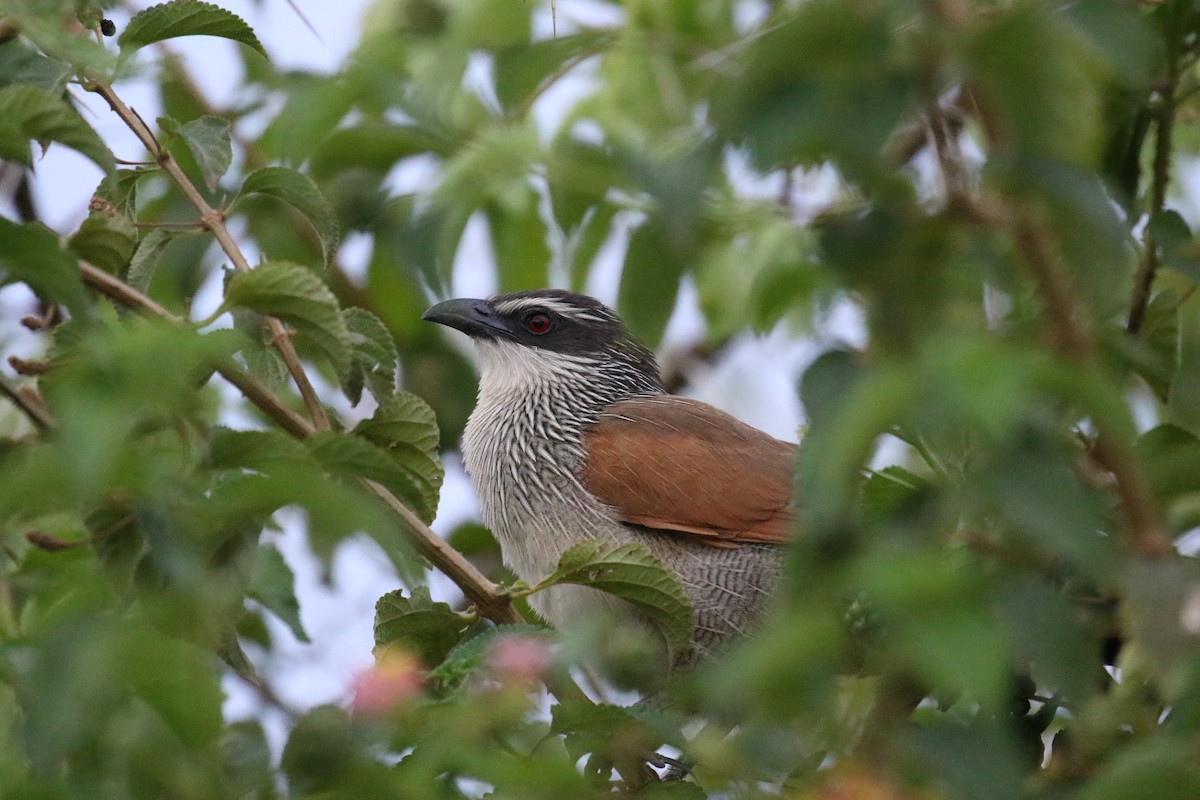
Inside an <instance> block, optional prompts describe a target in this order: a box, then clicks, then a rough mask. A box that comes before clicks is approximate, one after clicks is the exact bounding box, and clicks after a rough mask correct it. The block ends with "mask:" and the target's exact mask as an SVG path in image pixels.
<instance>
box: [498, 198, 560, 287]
mask: <svg viewBox="0 0 1200 800" xmlns="http://www.w3.org/2000/svg"><path fill="white" fill-rule="evenodd" d="M486 213H487V217H488V223H489V225H490V226H491V229H492V243H493V246H494V247H495V248H496V262H497V268H498V270H499V273H500V290H501V291H505V292H509V291H515V290H517V289H535V288H540V287H542V286H545V285H547V284H548V283H549V280H548V279H547V270H548V268H549V265H550V258H551V254H550V245H549V241H548V237H549V231H548V230H547V229H546V224H545V223H544V222H543V221H542V218H541V214H539V213H538V204H537V197H536V195H534V194H533V192H532V191H531V192H530V196H529V198H528V201H527V202H526V203H525V205H524V207H523V208H521V209H519V210H517V209H514V210H512V211H510V212H505V211H504V210H502V209H500V208H496V207H494V206H491V207H488V208H487V209H486Z"/></svg>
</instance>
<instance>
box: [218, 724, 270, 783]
mask: <svg viewBox="0 0 1200 800" xmlns="http://www.w3.org/2000/svg"><path fill="white" fill-rule="evenodd" d="M221 751H222V752H223V753H224V754H225V759H226V762H227V763H228V764H229V766H230V769H229V772H228V779H229V788H230V791H232V792H234V793H235V794H237V795H238V796H240V797H263V798H267V797H273V796H274V794H275V775H274V772H273V770H272V763H271V762H272V755H271V748H270V746H269V745H268V744H267V736H266V733H264V732H263V728H262V724H261V723H259V722H258V721H244V722H235V723H233V724H232V725H230V726H228V727H227V728H226V729H225V732H224V734H223V735H222V736H221Z"/></svg>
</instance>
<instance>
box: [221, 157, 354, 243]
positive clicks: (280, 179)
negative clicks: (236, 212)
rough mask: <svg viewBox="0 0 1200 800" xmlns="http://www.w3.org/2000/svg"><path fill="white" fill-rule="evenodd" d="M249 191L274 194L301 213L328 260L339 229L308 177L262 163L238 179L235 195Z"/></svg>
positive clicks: (338, 234) (250, 192)
mask: <svg viewBox="0 0 1200 800" xmlns="http://www.w3.org/2000/svg"><path fill="white" fill-rule="evenodd" d="M249 194H264V195H267V196H268V197H274V198H275V199H276V200H282V201H283V202H285V203H287V204H288V205H290V206H291V207H292V208H294V209H296V210H297V211H299V212H300V213H301V214H303V215H304V217H305V219H307V220H308V222H309V224H310V225H312V227H313V230H314V231H316V233H317V237H318V238H319V239H320V240H321V250H322V252H323V253H324V256H325V263H326V264H328V263H329V261H330V259H332V258H333V253H334V251H335V250H336V249H337V243H338V239H339V237H340V236H341V233H340V231H339V229H338V222H337V218H336V217H335V216H334V214H333V209H332V208H330V206H329V202H328V201H327V200H326V199H325V197H324V195H322V194H321V190H320V189H318V188H317V185H316V184H315V183H313V181H312V178H309V177H308V176H307V175H304V174H303V173H300V172H297V171H296V170H294V169H288V168H287V167H264V168H262V169H260V170H257V171H255V172H251V173H250V174H249V175H247V176H246V180H245V181H243V182H242V189H241V191H240V192H239V194H238V196H239V197H242V196H245V195H249ZM235 202H236V199H235Z"/></svg>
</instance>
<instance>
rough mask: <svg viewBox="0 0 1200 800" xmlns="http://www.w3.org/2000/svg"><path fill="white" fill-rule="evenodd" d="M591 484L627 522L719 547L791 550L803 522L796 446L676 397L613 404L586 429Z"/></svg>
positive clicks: (586, 482) (587, 478)
mask: <svg viewBox="0 0 1200 800" xmlns="http://www.w3.org/2000/svg"><path fill="white" fill-rule="evenodd" d="M586 444H587V452H588V458H587V463H586V465H585V467H584V471H583V484H584V486H585V487H586V488H587V490H588V491H589V492H591V493H592V494H594V495H595V496H596V497H598V498H599V499H600V500H602V501H603V502H604V503H606V504H608V505H610V506H612V507H613V508H614V509H615V510H616V513H617V515H618V516H619V518H620V519H621V521H622V522H626V523H629V524H633V525H642V526H645V527H648V528H655V529H659V530H663V531H677V532H681V533H685V534H692V535H694V536H695V537H697V539H698V540H699V541H702V542H704V543H706V544H710V545H714V546H717V547H733V546H736V545H737V544H740V543H751V542H759V543H764V542H769V543H781V542H786V541H788V539H790V538H791V535H792V533H793V530H794V528H795V524H796V514H795V510H794V508H793V506H792V504H791V496H792V472H793V465H794V462H795V458H796V446H795V445H794V444H789V443H787V442H783V441H780V440H778V439H776V438H774V437H772V436H769V435H767V434H766V433H763V432H762V431H760V430H758V429H757V428H752V427H751V426H749V425H746V424H745V423H743V422H739V421H738V420H737V419H734V418H733V417H731V416H730V415H728V414H726V413H725V412H723V411H720V410H718V409H716V408H713V407H712V406H710V405H708V404H707V403H701V402H699V401H697V400H689V399H686V398H682V397H675V396H672V395H660V396H656V397H638V398H634V399H630V400H622V401H621V402H619V403H615V404H613V405H612V406H610V407H609V408H608V409H607V410H605V412H604V413H603V414H601V416H600V419H598V420H597V421H596V422H595V423H593V424H592V425H590V426H589V427H588V429H587V431H586Z"/></svg>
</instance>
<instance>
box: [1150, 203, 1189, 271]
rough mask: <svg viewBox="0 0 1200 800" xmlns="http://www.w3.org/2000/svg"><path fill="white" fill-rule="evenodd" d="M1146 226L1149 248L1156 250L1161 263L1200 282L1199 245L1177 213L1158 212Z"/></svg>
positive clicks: (1169, 210) (1168, 211) (1169, 211)
mask: <svg viewBox="0 0 1200 800" xmlns="http://www.w3.org/2000/svg"><path fill="white" fill-rule="evenodd" d="M1147 224H1148V225H1149V233H1150V241H1151V246H1152V247H1156V248H1158V251H1159V254H1160V257H1161V260H1162V263H1163V264H1165V265H1166V266H1168V267H1171V268H1172V269H1175V270H1178V271H1179V272H1181V273H1183V274H1184V275H1186V276H1187V277H1189V278H1191V279H1192V280H1193V281H1197V282H1200V244H1197V242H1196V241H1195V239H1193V238H1192V230H1191V228H1189V227H1188V224H1187V222H1185V221H1184V219H1183V217H1181V216H1180V215H1179V212H1178V211H1173V210H1171V209H1167V210H1165V211H1158V212H1156V213H1154V214H1152V215H1151V216H1150V221H1149V223H1147Z"/></svg>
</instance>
